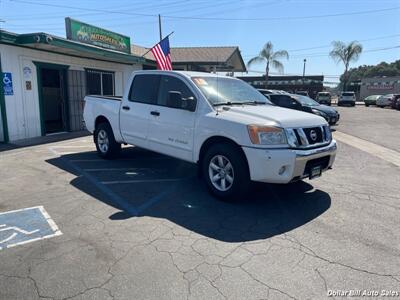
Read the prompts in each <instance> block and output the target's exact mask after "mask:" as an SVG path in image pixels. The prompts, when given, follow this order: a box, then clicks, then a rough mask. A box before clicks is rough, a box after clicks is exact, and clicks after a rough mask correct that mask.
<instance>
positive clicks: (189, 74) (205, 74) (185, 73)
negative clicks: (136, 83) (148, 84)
mask: <svg viewBox="0 0 400 300" xmlns="http://www.w3.org/2000/svg"><path fill="white" fill-rule="evenodd" d="M134 73H140V74H181V75H183V76H185V77H188V78H190V77H196V76H202V77H226V78H233V79H237V78H235V77H230V76H225V75H219V74H214V73H208V72H196V71H174V70H172V71H162V70H138V71H134Z"/></svg>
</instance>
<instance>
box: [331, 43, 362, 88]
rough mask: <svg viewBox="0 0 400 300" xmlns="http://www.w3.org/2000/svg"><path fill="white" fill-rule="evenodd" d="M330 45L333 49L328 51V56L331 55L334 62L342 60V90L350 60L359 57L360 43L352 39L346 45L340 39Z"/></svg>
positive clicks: (345, 83)
mask: <svg viewBox="0 0 400 300" xmlns="http://www.w3.org/2000/svg"><path fill="white" fill-rule="evenodd" d="M332 46H333V49H332V51H331V52H330V53H329V55H330V57H332V59H333V60H334V61H336V63H339V62H342V63H343V64H344V74H343V90H346V85H347V82H348V80H349V77H348V71H349V65H350V63H351V62H353V61H357V59H358V58H359V57H360V55H361V52H362V45H361V44H360V43H358V42H357V41H352V42H350V43H349V44H347V45H346V44H345V43H343V42H341V41H333V42H332Z"/></svg>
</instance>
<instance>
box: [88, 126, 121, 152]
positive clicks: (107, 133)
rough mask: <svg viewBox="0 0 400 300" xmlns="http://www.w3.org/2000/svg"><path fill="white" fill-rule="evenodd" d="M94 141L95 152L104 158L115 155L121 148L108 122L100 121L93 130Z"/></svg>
mask: <svg viewBox="0 0 400 300" xmlns="http://www.w3.org/2000/svg"><path fill="white" fill-rule="evenodd" d="M94 142H95V144H96V149H97V154H98V155H99V156H100V157H102V158H106V159H110V158H113V157H115V156H116V155H117V154H118V153H119V151H120V150H121V144H120V143H117V142H116V141H115V138H114V133H113V131H112V128H111V126H110V124H108V123H100V124H99V125H98V126H97V127H96V130H95V132H94Z"/></svg>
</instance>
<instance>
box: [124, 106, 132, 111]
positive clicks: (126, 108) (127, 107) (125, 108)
mask: <svg viewBox="0 0 400 300" xmlns="http://www.w3.org/2000/svg"><path fill="white" fill-rule="evenodd" d="M122 109H123V110H130V109H131V108H130V107H129V106H122Z"/></svg>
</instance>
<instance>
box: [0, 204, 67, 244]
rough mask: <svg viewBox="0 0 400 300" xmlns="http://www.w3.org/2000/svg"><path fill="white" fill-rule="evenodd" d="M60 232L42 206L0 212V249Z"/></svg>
mask: <svg viewBox="0 0 400 300" xmlns="http://www.w3.org/2000/svg"><path fill="white" fill-rule="evenodd" d="M61 234H62V233H61V231H60V230H59V229H58V227H57V225H56V224H55V223H54V221H53V220H52V219H51V218H50V216H49V215H48V213H47V212H46V211H45V210H44V208H43V206H37V207H30V208H24V209H19V210H14V211H8V212H3V213H0V250H1V249H5V248H10V247H13V246H17V245H22V244H26V243H30V242H34V241H38V240H42V239H46V238H50V237H54V236H57V235H61Z"/></svg>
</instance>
